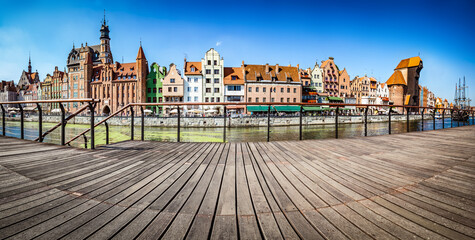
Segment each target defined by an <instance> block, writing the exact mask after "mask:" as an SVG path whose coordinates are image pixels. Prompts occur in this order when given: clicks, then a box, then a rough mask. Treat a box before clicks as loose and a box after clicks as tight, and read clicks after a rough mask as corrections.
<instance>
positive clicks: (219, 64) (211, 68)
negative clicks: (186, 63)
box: [201, 48, 224, 103]
mask: <svg viewBox="0 0 475 240" xmlns="http://www.w3.org/2000/svg"><path fill="white" fill-rule="evenodd" d="M223 62H224V61H223V58H222V57H220V55H219V53H218V52H217V51H216V50H214V49H213V48H211V49H210V50H208V51H207V52H206V54H205V57H204V58H202V59H201V66H202V71H203V100H204V102H217V103H219V102H224V89H223V88H224V85H223V77H224V63H223Z"/></svg>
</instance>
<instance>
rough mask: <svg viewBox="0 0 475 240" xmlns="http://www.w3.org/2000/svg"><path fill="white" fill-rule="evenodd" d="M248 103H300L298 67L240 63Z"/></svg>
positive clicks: (300, 91)
mask: <svg viewBox="0 0 475 240" xmlns="http://www.w3.org/2000/svg"><path fill="white" fill-rule="evenodd" d="M242 67H243V68H244V80H245V83H246V91H245V99H246V101H247V102H249V103H260V102H263V103H264V102H267V103H272V102H276V103H300V102H301V96H302V95H301V94H302V82H301V81H300V74H299V67H298V65H297V67H292V66H279V65H278V64H276V65H274V66H272V65H269V64H266V65H250V64H244V61H243V63H242Z"/></svg>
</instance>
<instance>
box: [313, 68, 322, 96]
mask: <svg viewBox="0 0 475 240" xmlns="http://www.w3.org/2000/svg"><path fill="white" fill-rule="evenodd" d="M310 78H311V82H310V87H314V88H315V91H316V92H317V93H323V92H324V90H323V89H324V85H323V70H322V69H321V68H320V67H319V66H318V63H315V66H314V67H313V69H312V71H311V74H310Z"/></svg>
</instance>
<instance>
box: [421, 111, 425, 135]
mask: <svg viewBox="0 0 475 240" xmlns="http://www.w3.org/2000/svg"><path fill="white" fill-rule="evenodd" d="M425 110H426V109H425V108H423V109H422V114H421V117H422V119H421V120H422V125H421V126H422V131H424V111H425Z"/></svg>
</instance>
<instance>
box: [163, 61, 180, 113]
mask: <svg viewBox="0 0 475 240" xmlns="http://www.w3.org/2000/svg"><path fill="white" fill-rule="evenodd" d="M183 83H184V82H183V77H182V76H181V73H180V70H178V68H177V66H176V65H175V64H173V63H172V64H171V65H170V71H169V72H168V73H167V75H166V76H165V78H164V79H163V98H164V99H165V101H164V102H165V103H178V102H183ZM171 108H172V107H168V106H165V107H164V108H163V110H164V112H165V113H167V114H168V113H170V112H171Z"/></svg>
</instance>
